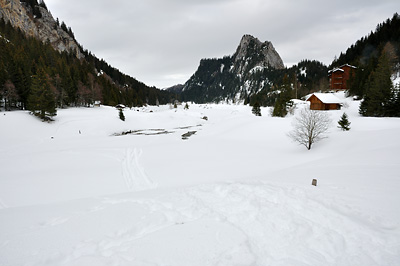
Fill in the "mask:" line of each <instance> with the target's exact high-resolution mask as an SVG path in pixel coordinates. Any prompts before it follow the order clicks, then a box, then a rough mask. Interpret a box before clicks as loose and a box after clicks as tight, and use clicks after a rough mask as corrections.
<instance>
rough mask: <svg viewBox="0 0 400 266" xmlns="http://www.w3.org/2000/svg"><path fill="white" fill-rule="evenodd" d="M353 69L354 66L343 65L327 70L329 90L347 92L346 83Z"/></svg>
mask: <svg viewBox="0 0 400 266" xmlns="http://www.w3.org/2000/svg"><path fill="white" fill-rule="evenodd" d="M355 69H356V67H355V66H351V65H349V64H345V65H342V66H340V67H337V68H334V69H332V70H329V71H328V76H329V88H330V89H331V90H334V91H340V90H347V89H348V87H347V81H348V80H349V78H350V76H351V75H352V73H353V71H354V70H355Z"/></svg>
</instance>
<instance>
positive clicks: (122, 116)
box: [119, 108, 125, 121]
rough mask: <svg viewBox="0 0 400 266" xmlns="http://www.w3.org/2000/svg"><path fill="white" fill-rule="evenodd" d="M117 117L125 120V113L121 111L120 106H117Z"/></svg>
mask: <svg viewBox="0 0 400 266" xmlns="http://www.w3.org/2000/svg"><path fill="white" fill-rule="evenodd" d="M119 119H121V120H122V121H125V115H124V112H123V111H122V108H119Z"/></svg>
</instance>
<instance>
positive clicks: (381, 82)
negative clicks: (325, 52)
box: [332, 13, 400, 117]
mask: <svg viewBox="0 0 400 266" xmlns="http://www.w3.org/2000/svg"><path fill="white" fill-rule="evenodd" d="M345 63H350V64H352V65H355V66H357V69H356V70H355V71H354V72H353V73H352V75H351V78H350V79H349V81H348V87H349V93H350V95H354V96H357V97H358V98H360V99H363V101H362V103H361V106H360V114H361V115H364V116H396V117H399V116H400V93H399V89H400V88H395V87H394V86H393V84H392V81H391V75H392V73H397V72H400V16H399V15H398V14H397V13H395V14H394V15H393V17H392V19H387V20H386V21H385V22H383V23H380V24H379V25H378V26H377V27H376V30H375V31H374V32H371V33H370V34H369V35H368V36H366V37H363V38H361V40H359V41H357V42H356V43H355V44H354V45H352V46H351V47H350V48H348V49H347V51H346V53H344V54H341V55H340V56H339V58H338V59H337V60H335V61H334V62H333V63H332V67H337V66H340V65H342V64H345Z"/></svg>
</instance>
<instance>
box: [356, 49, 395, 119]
mask: <svg viewBox="0 0 400 266" xmlns="http://www.w3.org/2000/svg"><path fill="white" fill-rule="evenodd" d="M391 73H392V72H391V68H390V64H389V60H388V58H387V56H386V53H382V55H381V56H380V57H379V61H378V66H377V68H376V69H375V71H373V72H372V73H371V74H370V76H369V78H368V81H367V84H366V86H367V88H366V92H365V97H364V100H363V101H362V102H361V105H360V110H359V113H360V114H361V115H363V116H387V115H388V113H389V110H388V109H389V108H390V101H391V99H392V98H393V84H392V80H391V79H390V77H391Z"/></svg>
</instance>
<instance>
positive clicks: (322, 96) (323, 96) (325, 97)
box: [307, 93, 342, 104]
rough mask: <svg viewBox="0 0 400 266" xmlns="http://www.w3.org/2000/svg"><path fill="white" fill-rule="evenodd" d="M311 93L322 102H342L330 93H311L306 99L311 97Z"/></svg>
mask: <svg viewBox="0 0 400 266" xmlns="http://www.w3.org/2000/svg"><path fill="white" fill-rule="evenodd" d="M312 95H315V97H317V98H318V99H319V100H320V101H321V102H323V103H328V104H332V103H341V102H342V101H341V100H340V99H339V98H338V97H336V96H335V95H334V94H332V93H313V94H311V95H310V96H309V97H308V98H307V101H308V100H309V99H310V98H311V96H312Z"/></svg>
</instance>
